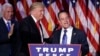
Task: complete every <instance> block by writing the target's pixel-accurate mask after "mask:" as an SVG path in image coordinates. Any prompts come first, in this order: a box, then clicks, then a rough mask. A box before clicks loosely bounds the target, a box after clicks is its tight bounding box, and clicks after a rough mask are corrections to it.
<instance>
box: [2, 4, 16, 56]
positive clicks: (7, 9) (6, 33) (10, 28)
mask: <svg viewBox="0 0 100 56" xmlns="http://www.w3.org/2000/svg"><path fill="white" fill-rule="evenodd" d="M12 16H13V7H12V5H11V4H9V3H5V4H3V7H2V17H1V18H0V56H15V55H16V53H17V36H18V35H17V31H18V24H17V21H15V20H14V19H12Z"/></svg>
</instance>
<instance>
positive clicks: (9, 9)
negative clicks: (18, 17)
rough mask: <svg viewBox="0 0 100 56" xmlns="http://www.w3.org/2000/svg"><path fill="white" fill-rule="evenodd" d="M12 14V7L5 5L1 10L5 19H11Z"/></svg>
mask: <svg viewBox="0 0 100 56" xmlns="http://www.w3.org/2000/svg"><path fill="white" fill-rule="evenodd" d="M12 15H13V8H12V7H6V8H5V9H4V10H3V17H4V18H5V19H6V20H11V17H12Z"/></svg>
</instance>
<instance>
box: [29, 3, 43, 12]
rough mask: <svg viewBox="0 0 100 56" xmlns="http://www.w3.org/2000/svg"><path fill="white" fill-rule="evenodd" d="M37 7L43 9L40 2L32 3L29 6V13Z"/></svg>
mask: <svg viewBox="0 0 100 56" xmlns="http://www.w3.org/2000/svg"><path fill="white" fill-rule="evenodd" d="M37 7H42V8H43V7H44V5H43V3H41V2H34V3H33V4H32V5H31V6H30V11H32V10H34V9H35V8H37Z"/></svg>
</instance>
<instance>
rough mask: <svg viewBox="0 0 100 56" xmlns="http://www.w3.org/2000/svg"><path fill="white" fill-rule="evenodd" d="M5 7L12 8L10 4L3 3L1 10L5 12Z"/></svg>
mask: <svg viewBox="0 0 100 56" xmlns="http://www.w3.org/2000/svg"><path fill="white" fill-rule="evenodd" d="M7 7H13V6H12V5H11V4H10V3H5V4H3V6H2V10H5V9H6V8H7Z"/></svg>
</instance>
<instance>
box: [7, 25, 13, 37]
mask: <svg viewBox="0 0 100 56" xmlns="http://www.w3.org/2000/svg"><path fill="white" fill-rule="evenodd" d="M13 29H14V24H12V25H11V28H10V31H9V33H8V38H9V39H10V36H11V35H12V34H13Z"/></svg>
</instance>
